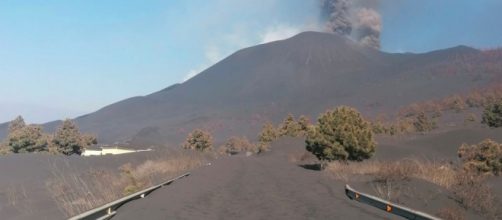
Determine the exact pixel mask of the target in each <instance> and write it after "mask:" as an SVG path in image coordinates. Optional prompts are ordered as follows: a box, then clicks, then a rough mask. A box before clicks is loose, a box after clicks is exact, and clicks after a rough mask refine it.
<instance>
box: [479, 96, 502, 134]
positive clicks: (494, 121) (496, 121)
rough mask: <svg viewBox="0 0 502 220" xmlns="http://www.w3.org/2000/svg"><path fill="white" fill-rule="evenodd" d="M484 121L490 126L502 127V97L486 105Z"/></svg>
mask: <svg viewBox="0 0 502 220" xmlns="http://www.w3.org/2000/svg"><path fill="white" fill-rule="evenodd" d="M482 123H483V124H486V125H488V126H490V127H494V128H498V127H502V99H500V100H498V101H496V102H493V103H492V104H489V105H488V106H486V107H485V110H484V111H483V119H482Z"/></svg>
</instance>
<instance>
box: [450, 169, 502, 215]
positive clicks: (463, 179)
mask: <svg viewBox="0 0 502 220" xmlns="http://www.w3.org/2000/svg"><path fill="white" fill-rule="evenodd" d="M451 190H452V192H453V195H454V199H455V200H456V201H457V202H458V203H459V204H460V205H462V206H463V207H464V208H467V209H472V210H474V211H476V212H478V213H481V214H482V215H483V216H485V217H488V218H490V219H497V218H496V217H495V216H496V215H497V212H499V210H498V208H497V206H498V204H497V202H496V199H495V196H494V194H493V192H492V190H491V188H490V187H489V186H488V185H487V184H486V181H485V177H484V176H480V175H476V174H472V173H468V172H458V173H457V175H456V181H455V184H454V185H453V186H452V187H451Z"/></svg>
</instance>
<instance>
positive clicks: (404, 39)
mask: <svg viewBox="0 0 502 220" xmlns="http://www.w3.org/2000/svg"><path fill="white" fill-rule="evenodd" d="M380 2H381V3H380V5H379V6H378V11H379V12H380V13H381V15H382V18H383V32H382V50H384V51H389V52H424V51H430V50H435V49H440V48H446V47H451V46H455V45H459V44H464V45H469V46H473V47H477V48H490V47H497V46H502V13H500V11H501V10H502V1H500V0H441V1H439V0H420V1H416V0H381V1H380ZM318 6H319V0H213V1H200V0H169V1H168V0H165V1H160V0H159V1H147V0H144V1H126V0H107V1H102V0H71V1H67V0H32V1H29V0H27V1H17V0H2V1H0V80H1V82H2V84H1V86H0V94H1V95H0V122H2V121H8V120H11V119H13V118H14V117H15V116H16V115H19V114H21V115H23V116H24V117H25V119H26V120H27V121H29V122H37V123H38V122H46V121H50V120H55V119H60V118H66V117H75V116H78V115H80V114H85V113H89V112H92V111H95V110H98V109H99V108H101V107H103V106H105V105H108V104H111V103H113V102H116V101H119V100H121V99H124V98H128V97H131V96H138V95H147V94H149V93H152V92H155V91H157V90H160V89H163V88H165V87H167V86H169V85H171V84H173V83H178V82H183V81H184V80H186V79H187V78H189V77H190V76H193V75H195V74H196V73H198V72H200V71H201V70H203V69H204V68H206V67H208V66H209V65H211V64H213V63H215V62H217V61H218V60H220V59H222V58H224V57H225V56H227V55H229V54H230V53H232V52H235V51H236V50H238V49H240V48H243V47H247V46H252V45H255V44H259V43H264V42H269V41H273V40H278V39H283V38H286V37H289V36H292V35H294V34H296V33H298V32H301V31H305V30H319V29H320V27H321V26H322V25H321V24H319V17H320V16H319V14H320V13H319V7H318Z"/></svg>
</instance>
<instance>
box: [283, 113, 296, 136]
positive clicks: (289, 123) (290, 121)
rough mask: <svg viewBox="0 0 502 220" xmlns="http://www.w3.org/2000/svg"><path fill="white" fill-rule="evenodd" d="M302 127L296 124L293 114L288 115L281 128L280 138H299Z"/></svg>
mask: <svg viewBox="0 0 502 220" xmlns="http://www.w3.org/2000/svg"><path fill="white" fill-rule="evenodd" d="M300 131H301V125H300V124H299V123H298V122H296V120H295V117H294V116H293V114H291V113H290V114H288V116H286V118H285V119H284V120H283V121H282V123H281V125H280V127H279V136H289V137H298V136H299V135H300Z"/></svg>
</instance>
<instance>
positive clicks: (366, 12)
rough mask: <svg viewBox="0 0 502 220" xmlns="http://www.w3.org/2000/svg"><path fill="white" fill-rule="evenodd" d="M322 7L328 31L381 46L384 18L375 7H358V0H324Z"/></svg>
mask: <svg viewBox="0 0 502 220" xmlns="http://www.w3.org/2000/svg"><path fill="white" fill-rule="evenodd" d="M321 9H322V13H323V18H325V19H326V29H327V31H329V32H332V33H336V34H340V35H342V36H346V37H349V38H352V39H354V40H356V41H358V42H360V43H361V44H363V45H366V46H370V47H373V48H376V49H379V48H380V32H381V31H382V19H381V16H380V14H379V13H378V12H377V11H375V10H374V9H371V8H366V7H358V6H357V0H322V4H321Z"/></svg>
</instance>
